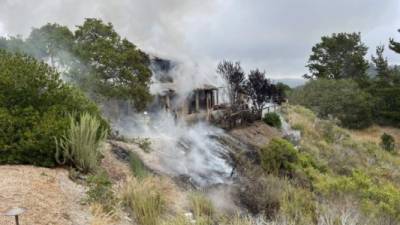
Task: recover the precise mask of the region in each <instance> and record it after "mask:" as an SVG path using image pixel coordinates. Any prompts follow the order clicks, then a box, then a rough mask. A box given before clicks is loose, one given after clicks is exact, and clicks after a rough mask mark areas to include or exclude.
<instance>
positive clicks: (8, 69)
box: [0, 51, 100, 166]
mask: <svg viewBox="0 0 400 225" xmlns="http://www.w3.org/2000/svg"><path fill="white" fill-rule="evenodd" d="M82 112H88V113H90V114H92V115H95V116H98V117H100V116H99V115H100V113H99V110H98V108H97V106H96V105H95V104H94V103H93V102H91V101H90V100H88V99H87V98H86V97H85V96H84V95H83V94H82V93H81V92H79V91H77V90H76V89H74V88H72V87H70V86H68V85H66V84H64V83H63V82H62V81H61V80H60V78H59V74H58V73H57V72H56V71H54V70H53V69H52V68H50V67H49V66H48V65H47V64H45V63H41V62H38V61H36V60H35V59H33V58H30V57H27V56H22V55H17V54H11V53H6V52H4V51H0V164H5V163H8V164H34V165H40V166H54V165H56V161H55V157H54V155H55V152H56V145H55V140H54V138H60V137H61V136H62V135H63V133H64V132H65V130H66V129H67V128H68V126H69V124H70V119H69V114H71V113H78V114H80V113H82Z"/></svg>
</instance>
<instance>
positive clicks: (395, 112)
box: [368, 82, 400, 127]
mask: <svg viewBox="0 0 400 225" xmlns="http://www.w3.org/2000/svg"><path fill="white" fill-rule="evenodd" d="M368 92H369V93H370V94H371V95H372V96H374V102H373V103H374V108H373V115H374V120H375V121H376V122H377V123H378V124H381V125H390V126H396V127H400V87H399V86H398V84H397V85H396V84H389V83H382V82H375V83H373V84H372V85H371V86H370V87H369V88H368Z"/></svg>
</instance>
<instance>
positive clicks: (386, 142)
mask: <svg viewBox="0 0 400 225" xmlns="http://www.w3.org/2000/svg"><path fill="white" fill-rule="evenodd" d="M381 146H382V148H383V149H385V150H386V151H388V152H393V151H394V149H395V147H396V144H395V141H394V138H393V136H392V135H390V134H387V133H384V134H382V136H381Z"/></svg>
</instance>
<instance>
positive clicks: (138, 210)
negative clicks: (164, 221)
mask: <svg viewBox="0 0 400 225" xmlns="http://www.w3.org/2000/svg"><path fill="white" fill-rule="evenodd" d="M179 195H180V194H179V193H178V191H177V189H176V186H175V185H174V184H173V183H172V182H171V181H170V180H168V179H163V178H159V177H154V176H148V177H145V178H143V179H136V178H133V177H130V178H128V180H127V182H126V184H125V185H124V187H123V190H122V201H123V203H124V204H125V205H127V206H129V208H131V210H132V214H133V215H134V217H135V219H136V220H137V222H138V223H139V224H140V225H156V224H158V223H159V222H160V218H161V217H162V216H163V215H164V213H166V212H167V211H168V210H169V209H172V208H173V205H174V203H175V200H176V199H179V198H180V196H179Z"/></svg>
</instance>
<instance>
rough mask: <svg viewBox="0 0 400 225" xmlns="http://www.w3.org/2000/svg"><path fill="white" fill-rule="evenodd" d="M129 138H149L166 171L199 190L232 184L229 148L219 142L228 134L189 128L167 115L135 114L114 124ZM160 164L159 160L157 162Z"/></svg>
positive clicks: (209, 128) (201, 125) (208, 127)
mask: <svg viewBox="0 0 400 225" xmlns="http://www.w3.org/2000/svg"><path fill="white" fill-rule="evenodd" d="M114 126H115V127H116V128H117V129H118V130H119V131H120V132H121V134H123V135H124V136H126V137H130V138H137V137H141V138H149V139H150V141H151V146H152V147H151V148H152V150H151V151H153V152H150V153H147V154H152V155H154V156H156V157H157V158H158V159H159V164H160V165H157V166H158V167H161V168H162V170H163V171H162V172H164V173H166V174H171V175H173V176H180V175H185V176H187V177H189V178H190V180H191V182H192V183H193V184H194V185H196V186H198V187H206V186H210V185H213V184H222V183H225V184H226V183H229V182H230V180H231V175H232V174H231V173H232V170H233V169H232V165H231V164H230V162H229V157H230V156H229V153H230V151H229V149H228V147H227V146H225V145H224V144H222V143H221V142H219V138H222V137H223V136H224V135H225V132H224V131H223V130H221V129H219V128H216V127H213V126H211V125H209V124H206V123H204V122H200V123H196V124H193V125H190V126H189V125H187V124H186V123H185V122H184V121H176V120H174V118H173V117H172V116H171V115H170V114H167V113H161V114H158V115H155V116H154V117H152V118H151V119H149V118H146V116H140V115H134V116H132V117H125V118H123V119H122V120H120V121H119V123H114ZM157 161H158V160H157Z"/></svg>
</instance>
